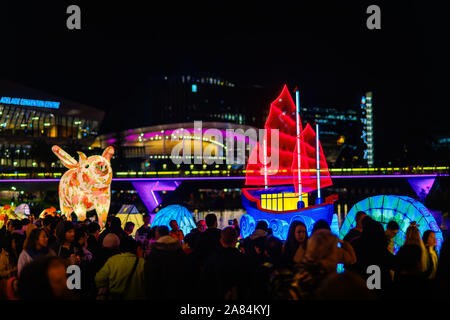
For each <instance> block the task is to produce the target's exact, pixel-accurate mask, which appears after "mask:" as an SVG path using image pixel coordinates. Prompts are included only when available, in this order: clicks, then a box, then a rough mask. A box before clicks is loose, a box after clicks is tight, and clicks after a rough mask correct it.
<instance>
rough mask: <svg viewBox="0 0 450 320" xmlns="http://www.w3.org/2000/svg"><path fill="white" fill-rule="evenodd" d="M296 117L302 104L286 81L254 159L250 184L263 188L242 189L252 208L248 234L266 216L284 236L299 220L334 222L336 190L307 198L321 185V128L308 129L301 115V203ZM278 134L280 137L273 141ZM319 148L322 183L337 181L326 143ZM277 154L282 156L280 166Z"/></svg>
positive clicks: (244, 226)
mask: <svg viewBox="0 0 450 320" xmlns="http://www.w3.org/2000/svg"><path fill="white" fill-rule="evenodd" d="M295 119H296V106H295V104H294V101H293V100H292V97H291V95H290V94H289V91H288V89H287V86H286V85H285V86H284V87H283V90H282V91H281V94H280V95H279V97H278V98H277V99H276V100H275V101H273V102H272V103H271V105H270V112H269V116H268V118H267V121H266V123H265V125H264V128H265V134H264V137H263V140H262V141H261V137H260V141H259V143H258V144H257V145H256V146H255V147H254V148H253V150H252V152H251V153H250V157H249V159H248V164H247V170H246V180H245V184H246V185H247V186H257V187H253V188H244V189H242V203H243V206H244V207H245V209H246V211H247V213H246V214H244V215H243V216H242V218H241V223H240V225H241V234H242V236H243V237H247V236H249V235H250V234H251V233H252V232H253V230H254V228H255V225H256V222H257V221H261V220H264V221H266V222H267V223H268V224H269V227H270V228H271V229H272V230H273V234H274V235H275V236H276V237H279V238H280V239H286V237H287V233H288V229H289V225H290V224H291V223H292V222H293V221H302V222H303V223H305V225H306V227H307V230H308V233H310V232H311V229H312V226H313V224H314V222H315V221H317V220H319V219H324V220H326V221H327V222H328V223H329V224H331V223H332V219H333V210H334V201H335V200H336V199H337V198H336V196H335V195H332V196H329V197H327V198H326V199H325V201H324V202H322V201H317V199H316V204H314V205H310V206H308V205H307V201H305V202H304V203H303V199H305V198H303V196H304V195H305V193H310V192H312V191H314V190H317V154H316V133H315V132H314V130H313V129H312V128H311V126H310V125H309V124H307V125H306V127H305V128H304V129H303V128H302V125H301V120H300V117H298V119H299V133H300V134H299V139H300V149H301V152H300V166H301V168H300V170H301V176H300V183H301V192H302V194H303V196H302V198H303V199H302V202H299V198H300V197H299V176H298V170H299V168H298V154H297V122H296V120H295ZM272 135H274V136H275V137H277V138H278V139H274V140H273V141H272ZM276 142H278V143H276ZM318 149H319V156H318V159H319V161H318V162H319V167H320V188H323V187H327V186H331V185H332V181H331V176H330V172H329V170H328V166H327V162H326V159H325V155H324V153H323V150H322V146H321V145H320V142H318ZM274 157H275V159H276V157H278V165H276V161H274V159H273V158H274ZM269 160H270V161H269ZM274 162H275V163H274ZM305 200H307V198H306V199H305ZM319 200H320V199H319ZM299 204H305V206H303V205H301V206H299Z"/></svg>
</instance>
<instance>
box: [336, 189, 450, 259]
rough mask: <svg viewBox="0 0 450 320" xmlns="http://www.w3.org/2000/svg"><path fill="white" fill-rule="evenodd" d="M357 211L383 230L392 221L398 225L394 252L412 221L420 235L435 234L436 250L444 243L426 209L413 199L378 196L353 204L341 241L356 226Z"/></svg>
mask: <svg viewBox="0 0 450 320" xmlns="http://www.w3.org/2000/svg"><path fill="white" fill-rule="evenodd" d="M358 211H364V212H365V213H366V214H367V215H369V216H370V217H372V219H374V220H376V221H378V222H380V223H381V224H382V225H383V226H384V228H385V229H386V225H387V224H388V222H389V221H392V220H393V221H396V222H397V223H398V225H399V226H400V230H399V232H398V234H397V235H396V236H395V238H394V252H397V250H398V249H399V248H400V247H401V246H402V245H403V242H404V241H405V235H406V229H407V228H408V227H409V225H410V223H411V222H413V221H415V222H416V224H417V225H419V227H418V229H419V231H420V234H421V235H423V233H424V232H425V231H426V230H431V231H433V232H434V233H435V234H436V241H437V249H438V250H439V249H440V247H441V245H442V242H443V241H444V240H443V237H442V232H441V229H440V228H439V226H438V225H437V224H436V220H435V219H434V217H433V215H432V214H431V212H430V211H429V210H428V209H427V207H425V206H424V205H423V204H422V203H421V202H420V201H417V200H415V199H413V198H410V197H407V196H396V195H378V196H374V197H369V198H366V199H364V200H361V201H360V202H358V203H357V204H355V205H354V206H353V207H352V209H351V210H350V212H349V213H348V214H347V216H346V218H345V220H344V222H343V224H342V227H341V230H340V232H339V237H340V238H341V239H343V238H344V237H345V235H346V234H347V233H348V232H349V231H350V229H351V228H352V227H354V226H355V225H356V221H355V215H356V213H357V212H358Z"/></svg>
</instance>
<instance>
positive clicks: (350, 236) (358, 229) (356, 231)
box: [344, 211, 367, 245]
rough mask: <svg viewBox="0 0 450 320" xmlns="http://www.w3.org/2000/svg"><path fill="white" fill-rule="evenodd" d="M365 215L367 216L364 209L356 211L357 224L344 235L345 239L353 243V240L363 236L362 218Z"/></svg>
mask: <svg viewBox="0 0 450 320" xmlns="http://www.w3.org/2000/svg"><path fill="white" fill-rule="evenodd" d="M365 216H367V214H366V213H365V212H364V211H358V212H357V213H356V215H355V221H356V226H355V227H354V228H353V229H351V230H350V231H349V232H348V233H347V234H346V235H345V237H344V240H345V241H347V242H349V243H350V244H352V243H353V241H355V240H356V239H357V238H359V237H360V236H361V233H362V231H363V226H362V220H363V219H364V217H365ZM352 245H353V244H352Z"/></svg>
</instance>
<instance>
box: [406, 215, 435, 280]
mask: <svg viewBox="0 0 450 320" xmlns="http://www.w3.org/2000/svg"><path fill="white" fill-rule="evenodd" d="M408 244H414V245H417V246H419V247H420V249H421V250H422V257H421V260H420V261H421V262H420V270H421V272H423V273H424V274H425V275H426V276H428V275H429V273H430V272H431V268H430V265H429V262H428V253H427V249H426V248H425V244H424V243H423V241H422V239H421V237H420V231H419V229H418V225H417V224H416V222H415V221H413V222H411V223H410V225H409V227H408V229H406V236H405V242H404V243H403V245H408Z"/></svg>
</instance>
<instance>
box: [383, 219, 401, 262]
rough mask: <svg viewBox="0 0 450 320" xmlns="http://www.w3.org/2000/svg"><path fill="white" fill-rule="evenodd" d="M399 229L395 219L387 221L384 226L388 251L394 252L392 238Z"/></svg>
mask: <svg viewBox="0 0 450 320" xmlns="http://www.w3.org/2000/svg"><path fill="white" fill-rule="evenodd" d="M399 230H400V226H399V225H398V223H397V222H395V221H393V220H392V221H389V222H388V224H387V226H386V232H385V235H386V241H387V248H388V250H389V252H390V253H392V254H394V238H395V236H396V235H397V233H398V232H399Z"/></svg>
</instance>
